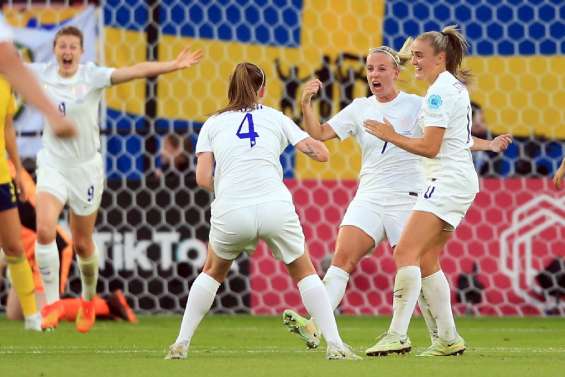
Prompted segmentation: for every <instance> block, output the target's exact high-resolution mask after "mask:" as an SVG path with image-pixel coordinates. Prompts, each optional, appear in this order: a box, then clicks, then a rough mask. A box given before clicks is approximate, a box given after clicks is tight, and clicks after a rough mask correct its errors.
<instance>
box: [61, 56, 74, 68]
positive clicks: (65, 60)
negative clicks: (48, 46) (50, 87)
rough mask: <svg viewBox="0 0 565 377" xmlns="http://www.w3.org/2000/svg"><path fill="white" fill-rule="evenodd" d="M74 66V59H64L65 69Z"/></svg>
mask: <svg viewBox="0 0 565 377" xmlns="http://www.w3.org/2000/svg"><path fill="white" fill-rule="evenodd" d="M72 65H73V59H72V58H63V66H64V67H65V68H70V67H71V66H72Z"/></svg>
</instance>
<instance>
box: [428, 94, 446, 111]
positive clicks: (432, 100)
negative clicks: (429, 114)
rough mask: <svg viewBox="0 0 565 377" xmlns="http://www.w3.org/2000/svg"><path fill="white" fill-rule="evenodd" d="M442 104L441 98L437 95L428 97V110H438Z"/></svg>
mask: <svg viewBox="0 0 565 377" xmlns="http://www.w3.org/2000/svg"><path fill="white" fill-rule="evenodd" d="M442 103H443V101H442V99H441V97H440V96H438V95H437V94H432V95H431V96H429V97H428V106H429V107H430V109H433V110H436V109H439V107H440V106H441V104H442Z"/></svg>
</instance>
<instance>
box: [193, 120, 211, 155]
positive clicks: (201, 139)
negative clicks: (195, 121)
mask: <svg viewBox="0 0 565 377" xmlns="http://www.w3.org/2000/svg"><path fill="white" fill-rule="evenodd" d="M209 130H210V121H209V120H207V121H206V122H205V123H204V124H203V125H202V128H201V129H200V134H198V141H196V155H197V156H198V154H199V153H203V152H212V142H211V141H210V131H209Z"/></svg>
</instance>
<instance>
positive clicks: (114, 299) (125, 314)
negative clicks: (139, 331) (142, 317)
mask: <svg viewBox="0 0 565 377" xmlns="http://www.w3.org/2000/svg"><path fill="white" fill-rule="evenodd" d="M106 301H107V302H108V307H109V308H110V313H111V314H112V315H114V316H115V317H118V318H121V319H123V320H125V321H128V322H130V323H138V322H139V321H138V320H137V316H136V315H135V313H134V312H133V310H132V308H131V307H130V306H129V304H128V300H127V299H126V296H124V294H123V292H122V291H121V290H120V289H118V290H116V291H114V292H113V293H112V294H111V295H110V296H108V299H107V300H106Z"/></svg>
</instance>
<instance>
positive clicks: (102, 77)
mask: <svg viewBox="0 0 565 377" xmlns="http://www.w3.org/2000/svg"><path fill="white" fill-rule="evenodd" d="M86 68H87V75H88V81H89V82H90V84H91V85H92V87H94V88H98V89H100V88H106V87H108V86H111V85H112V72H114V68H108V67H100V66H97V65H96V64H94V63H87V65H86Z"/></svg>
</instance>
